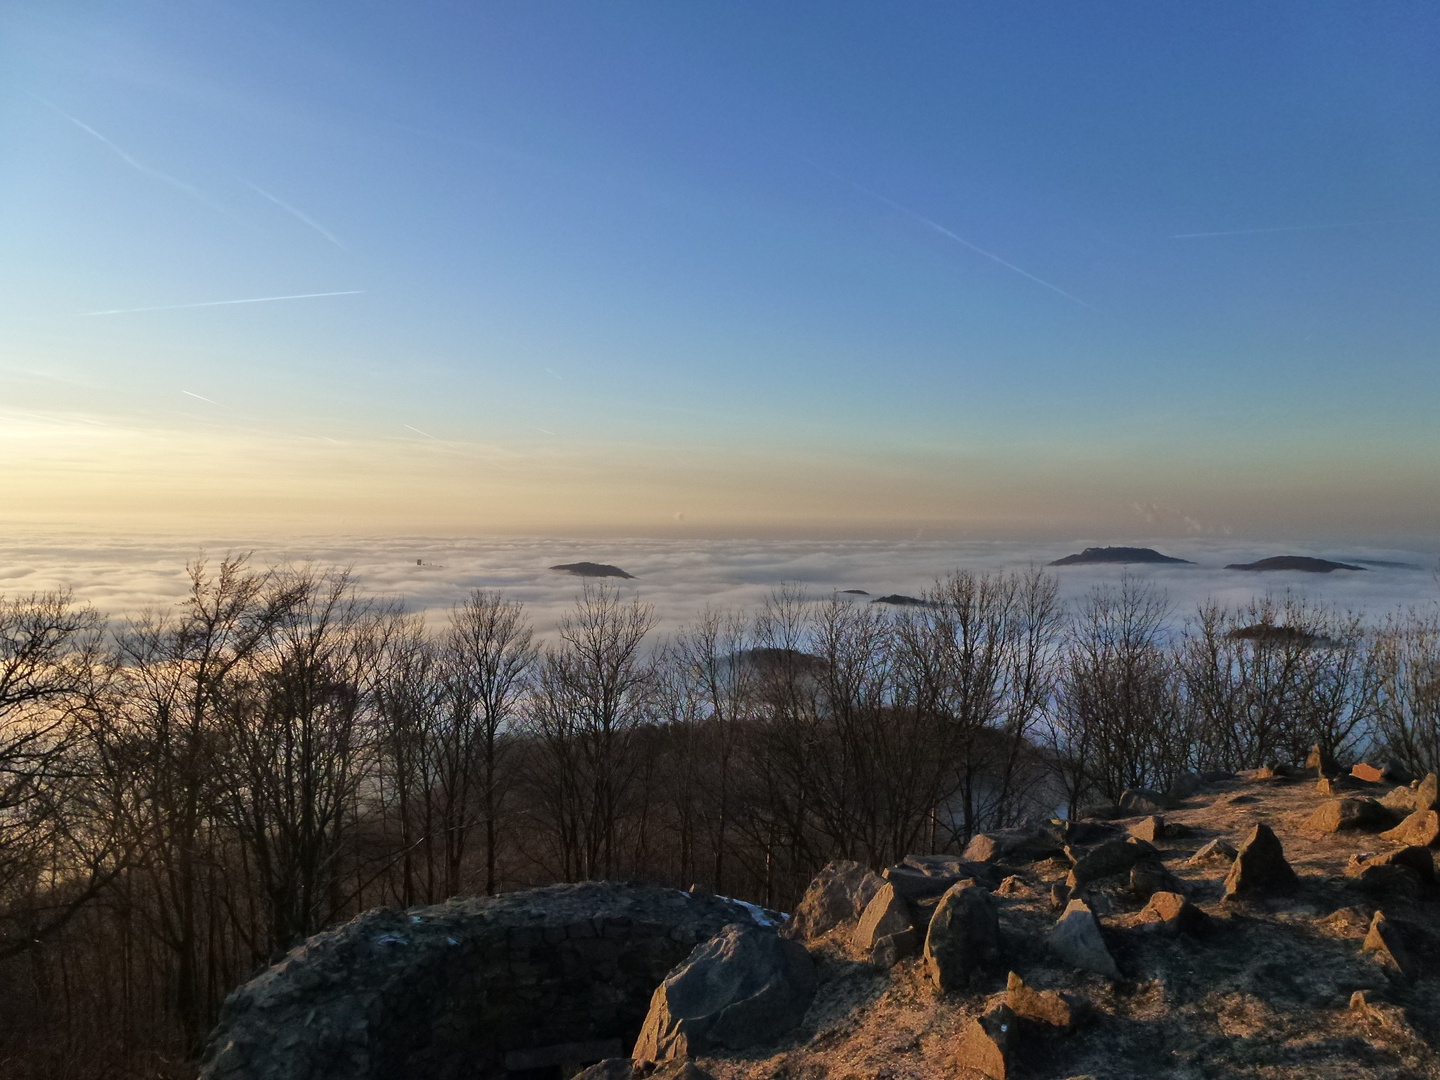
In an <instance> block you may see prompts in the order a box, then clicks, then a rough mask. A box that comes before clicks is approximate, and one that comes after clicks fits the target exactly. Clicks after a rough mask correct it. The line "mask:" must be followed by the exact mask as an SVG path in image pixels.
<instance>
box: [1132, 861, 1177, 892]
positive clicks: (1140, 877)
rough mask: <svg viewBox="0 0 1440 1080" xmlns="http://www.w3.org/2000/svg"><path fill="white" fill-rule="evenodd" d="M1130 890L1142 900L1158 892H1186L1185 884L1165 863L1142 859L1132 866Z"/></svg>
mask: <svg viewBox="0 0 1440 1080" xmlns="http://www.w3.org/2000/svg"><path fill="white" fill-rule="evenodd" d="M1130 891H1131V892H1133V893H1134V894H1135V895H1136V896H1138V897H1139V898H1140V899H1141V900H1148V899H1150V897H1151V896H1152V895H1154V894H1155V893H1157V892H1171V893H1179V892H1184V891H1185V886H1184V884H1183V883H1182V882H1181V880H1180V879H1179V878H1178V877H1176V876H1175V875H1174V874H1172V873H1171V872H1170V871H1169V870H1167V869H1166V868H1165V864H1164V863H1162V862H1160V861H1159V860H1157V859H1142V860H1140V861H1139V862H1137V863H1136V864H1135V865H1134V866H1132V867H1131V868H1130Z"/></svg>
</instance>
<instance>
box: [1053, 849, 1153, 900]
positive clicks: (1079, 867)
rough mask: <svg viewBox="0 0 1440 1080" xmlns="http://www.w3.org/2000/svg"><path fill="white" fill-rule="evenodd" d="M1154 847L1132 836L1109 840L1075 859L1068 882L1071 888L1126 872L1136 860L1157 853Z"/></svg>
mask: <svg viewBox="0 0 1440 1080" xmlns="http://www.w3.org/2000/svg"><path fill="white" fill-rule="evenodd" d="M1156 854H1157V853H1156V851H1155V849H1154V848H1153V847H1151V846H1150V845H1149V844H1147V843H1146V842H1145V841H1143V840H1137V839H1136V838H1134V837H1131V838H1130V839H1128V840H1107V841H1106V842H1105V843H1103V844H1100V845H1098V846H1097V847H1094V848H1092V849H1091V850H1089V851H1087V852H1086V853H1085V854H1084V855H1081V856H1079V857H1078V858H1077V859H1076V860H1075V865H1074V867H1072V868H1071V871H1070V879H1067V881H1066V883H1067V884H1068V885H1070V886H1071V888H1078V887H1079V886H1081V885H1088V884H1089V883H1090V882H1092V881H1099V880H1100V879H1101V878H1107V877H1113V876H1114V875H1116V874H1123V873H1126V872H1127V871H1128V870H1129V869H1130V868H1131V867H1132V866H1134V865H1135V863H1136V861H1137V860H1139V859H1142V858H1145V857H1147V856H1153V855H1156Z"/></svg>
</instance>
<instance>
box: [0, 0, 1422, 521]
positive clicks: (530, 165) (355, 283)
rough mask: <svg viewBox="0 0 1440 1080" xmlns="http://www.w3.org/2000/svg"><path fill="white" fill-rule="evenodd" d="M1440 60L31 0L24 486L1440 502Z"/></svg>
mask: <svg viewBox="0 0 1440 1080" xmlns="http://www.w3.org/2000/svg"><path fill="white" fill-rule="evenodd" d="M1437 57H1440V7H1437V6H1436V5H1434V4H1433V3H1430V2H1428V0H1427V2H1423V3H1406V2H1387V3H1384V4H1376V3H1372V2H1365V3H1355V4H1334V3H1320V2H1315V0H1304V2H1299V3H1294V4H1275V3H1248V2H1246V3H1240V2H1235V3H1220V4H1182V3H1161V2H1155V0H1145V2H1137V3H1086V4H1063V3H1053V2H1050V3H1040V4H1026V3H1017V2H1013V0H1006V2H1004V3H998V2H997V3H988V4H971V3H964V4H956V3H935V4H918V3H884V4H881V3H870V4H854V3H837V2H835V0H824V2H815V3H786V4H775V3H733V2H727V3H709V4H702V3H698V2H659V0H656V2H654V3H645V4H633V3H621V2H606V3H590V2H584V3H581V2H576V3H566V4H561V3H545V2H524V3H520V2H514V3H459V2H456V3H427V2H422V0H416V2H413V3H405V4H399V3H378V2H362V0H330V2H320V0H313V2H306V3H294V2H288V3H278V2H260V0H246V2H243V3H240V2H236V3H218V2H204V0H200V2H197V0H185V2H171V3H156V2H147V0H123V2H113V3H98V2H97V3H72V2H67V0H37V2H26V0H10V2H8V3H6V4H4V5H3V6H0V518H3V519H5V520H11V521H31V522H42V523H48V522H61V521H71V520H76V521H79V520H84V521H88V522H92V523H94V522H100V523H106V522H113V523H115V525H116V526H117V527H120V526H122V525H125V526H127V527H128V526H129V525H133V524H136V523H147V524H151V525H156V526H164V527H171V526H173V527H182V526H186V525H188V524H192V523H194V522H197V521H205V522H210V523H214V522H225V521H235V522H242V521H243V522H244V523H245V524H246V527H247V528H249V529H251V530H254V529H256V528H266V527H273V528H275V529H285V528H297V527H303V528H305V529H307V530H309V531H312V532H313V531H315V530H317V529H318V530H325V529H335V530H354V529H375V530H381V531H387V530H388V531H405V532H413V531H418V530H439V531H470V532H477V533H480V532H507V531H509V532H530V533H536V532H542V533H543V532H552V533H603V532H612V533H615V532H618V533H627V534H636V535H672V534H678V535H685V534H689V533H694V534H710V535H749V534H757V535H758V534H792V535H817V536H819V535H853V536H867V535H875V536H889V535H915V534H917V532H918V533H920V534H922V535H927V536H929V535H957V536H976V537H981V536H1012V537H1022V536H1052V535H1063V536H1087V537H1095V538H1106V537H1114V538H1122V537H1128V536H1134V535H1137V534H1143V535H1146V536H1163V535H1174V534H1183V533H1187V532H1192V533H1202V534H1205V533H1222V534H1223V533H1226V532H1230V533H1234V534H1237V535H1254V536H1281V537H1283V536H1296V537H1300V536H1304V537H1328V536H1335V537H1355V538H1368V539H1374V540H1386V539H1398V538H1414V537H1421V538H1424V537H1433V536H1435V535H1436V534H1437V533H1440V62H1437ZM272 298H290V299H272ZM235 301H247V302H244V303H236V302H235ZM249 301H254V302H249Z"/></svg>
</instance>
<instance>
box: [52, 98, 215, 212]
mask: <svg viewBox="0 0 1440 1080" xmlns="http://www.w3.org/2000/svg"><path fill="white" fill-rule="evenodd" d="M32 96H33V95H32ZM35 100H36V101H38V102H40V104H42V105H44V106H45V107H46V108H49V109H52V110H54V111H55V112H57V113H59V114H60V115H61V116H63V117H64V118H65V119H66V120H69V121H70V123H72V124H74V125H75V126H76V127H78V128H79V129H80V130H81V131H83V132H85V133H86V134H88V135H92V136H94V137H95V138H96V139H99V140H100V141H101V142H102V143H104V144H105V145H106V146H108V147H109V148H110V149H111V150H113V151H114V152H115V153H116V154H117V155H118V156H119V158H120V160H121V161H123V162H125V164H126V165H129V166H130V167H131V168H132V169H134V170H135V171H136V172H138V173H142V174H143V175H145V176H148V177H150V178H151V179H152V180H159V181H160V182H161V183H162V184H169V185H170V186H171V187H173V188H175V189H176V190H177V191H183V192H184V193H185V194H186V195H189V196H190V197H191V198H192V199H195V200H196V201H198V202H202V203H204V204H205V205H206V206H208V207H210V209H211V210H214V211H216V212H217V213H221V214H224V215H225V216H227V217H229V216H230V211H229V210H226V209H225V207H223V206H221V205H220V204H218V203H215V202H211V201H210V200H209V199H208V198H206V197H205V195H203V194H202V193H201V192H200V191H199V190H197V189H196V188H193V187H191V186H190V185H189V184H187V183H185V182H184V181H183V180H177V179H175V177H173V176H171V175H169V174H168V173H163V172H161V171H160V170H159V169H152V168H151V167H150V166H149V165H146V164H145V163H144V162H143V161H140V160H138V159H137V158H135V157H133V156H132V155H130V154H127V153H126V152H125V151H124V150H122V149H120V147H119V146H117V145H115V143H113V142H111V141H110V140H109V139H107V138H106V137H105V136H104V135H101V134H100V132H98V131H96V130H95V129H94V128H92V127H91V126H90V125H89V124H87V123H85V122H84V121H82V120H77V119H76V118H75V117H73V116H71V115H70V114H69V113H67V112H66V111H65V110H64V109H62V108H60V106H58V105H56V104H55V103H54V102H51V101H46V100H45V99H44V98H42V97H35Z"/></svg>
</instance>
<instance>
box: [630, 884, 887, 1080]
mask: <svg viewBox="0 0 1440 1080" xmlns="http://www.w3.org/2000/svg"><path fill="white" fill-rule="evenodd" d="M867 910H868V909H867ZM817 983H818V980H817V977H816V974H815V963H814V961H813V960H811V959H810V953H809V952H808V951H807V950H806V948H805V946H803V945H801V944H800V943H799V942H796V941H791V940H789V939H788V938H782V937H780V936H779V935H778V934H776V933H774V932H772V931H769V930H765V929H761V928H759V927H755V926H744V925H741V924H738V923H735V924H731V925H730V926H727V927H725V928H724V929H723V930H722V931H720V933H719V934H717V935H716V936H715V937H713V938H711V939H710V940H709V941H707V942H705V943H704V944H703V945H700V946H698V947H697V948H696V949H695V951H694V952H693V953H691V954H690V958H689V959H688V960H686V961H685V962H684V963H683V964H681V965H680V966H679V967H677V968H676V969H675V970H674V971H672V972H671V973H670V974H669V975H668V976H666V978H665V981H664V982H662V983H661V984H660V985H659V986H658V987H657V988H656V990H655V994H654V996H653V997H652V998H651V999H650V1012H649V1013H648V1014H647V1015H646V1017H645V1023H644V1025H643V1026H642V1027H641V1029H640V1038H639V1039H638V1040H637V1041H636V1043H635V1051H634V1053H633V1054H632V1055H631V1056H632V1057H635V1058H637V1059H638V1058H648V1059H649V1060H651V1061H668V1060H669V1059H671V1058H678V1057H692V1056H694V1055H696V1054H708V1053H714V1052H717V1051H721V1050H746V1049H750V1048H752V1047H756V1046H764V1045H766V1044H768V1043H770V1042H773V1041H774V1040H775V1039H778V1038H779V1037H780V1036H781V1035H784V1034H785V1033H786V1032H787V1031H789V1030H790V1029H791V1028H793V1027H794V1026H795V1025H796V1024H798V1023H800V1021H801V1019H803V1018H804V1016H805V1010H806V1009H808V1008H809V1007H810V1002H811V1000H812V999H813V998H814V997H815V988H816V986H817Z"/></svg>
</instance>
